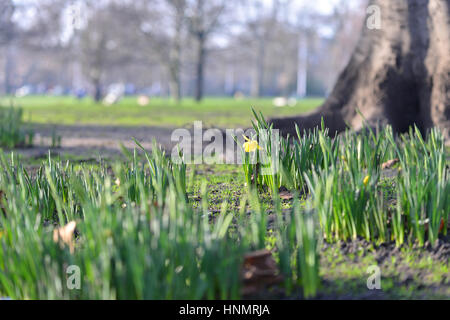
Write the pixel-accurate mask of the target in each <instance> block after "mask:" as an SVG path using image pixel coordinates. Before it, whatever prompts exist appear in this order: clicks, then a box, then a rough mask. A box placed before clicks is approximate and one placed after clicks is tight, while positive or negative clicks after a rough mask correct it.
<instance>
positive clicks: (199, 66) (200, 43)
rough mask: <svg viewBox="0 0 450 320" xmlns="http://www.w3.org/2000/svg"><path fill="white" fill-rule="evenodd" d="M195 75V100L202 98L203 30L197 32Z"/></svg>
mask: <svg viewBox="0 0 450 320" xmlns="http://www.w3.org/2000/svg"><path fill="white" fill-rule="evenodd" d="M197 44H198V48H197V66H196V69H197V77H196V86H195V100H196V101H197V102H199V101H201V100H202V99H203V77H204V65H205V56H206V55H205V35H204V33H203V32H198V34H197Z"/></svg>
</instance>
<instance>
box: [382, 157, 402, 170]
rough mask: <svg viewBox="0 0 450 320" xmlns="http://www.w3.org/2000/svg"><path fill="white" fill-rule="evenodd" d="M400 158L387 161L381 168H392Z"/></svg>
mask: <svg viewBox="0 0 450 320" xmlns="http://www.w3.org/2000/svg"><path fill="white" fill-rule="evenodd" d="M399 161H400V160H399V159H398V158H395V159H392V160H389V161H386V162H385V163H383V164H382V165H381V169H390V168H392V167H393V166H394V165H395V164H396V163H398V162H399Z"/></svg>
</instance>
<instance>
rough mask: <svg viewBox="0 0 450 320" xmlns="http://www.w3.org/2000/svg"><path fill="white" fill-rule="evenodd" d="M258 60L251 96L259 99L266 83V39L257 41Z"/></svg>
mask: <svg viewBox="0 0 450 320" xmlns="http://www.w3.org/2000/svg"><path fill="white" fill-rule="evenodd" d="M256 46H257V48H256V59H255V65H254V67H253V68H254V70H253V79H252V87H251V96H252V97H253V98H259V97H260V96H261V89H262V84H263V81H264V58H265V41H264V38H260V39H257V44H256Z"/></svg>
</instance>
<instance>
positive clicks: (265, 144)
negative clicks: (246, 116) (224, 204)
mask: <svg viewBox="0 0 450 320" xmlns="http://www.w3.org/2000/svg"><path fill="white" fill-rule="evenodd" d="M171 142H173V143H176V146H175V147H174V148H173V149H172V153H171V157H172V161H173V162H174V163H181V162H184V163H186V164H243V163H247V164H260V165H261V166H260V169H261V174H263V175H264V174H273V173H277V172H278V170H279V163H278V162H279V152H280V132H279V130H278V129H270V130H269V129H259V130H258V133H256V132H255V130H254V129H247V130H244V129H225V130H220V129H215V128H213V129H207V130H204V129H203V123H202V122H201V121H195V122H194V127H193V130H188V129H184V128H180V129H175V130H174V131H173V132H172V135H171Z"/></svg>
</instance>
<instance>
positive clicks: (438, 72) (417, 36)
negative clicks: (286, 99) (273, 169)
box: [271, 0, 450, 141]
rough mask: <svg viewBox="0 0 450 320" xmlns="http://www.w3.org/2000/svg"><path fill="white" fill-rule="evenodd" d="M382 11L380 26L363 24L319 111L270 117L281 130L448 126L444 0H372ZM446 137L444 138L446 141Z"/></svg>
mask: <svg viewBox="0 0 450 320" xmlns="http://www.w3.org/2000/svg"><path fill="white" fill-rule="evenodd" d="M371 5H375V6H378V7H379V9H380V10H381V11H380V12H381V15H380V17H381V28H380V29H370V28H369V27H368V26H366V24H364V28H363V32H362V35H361V38H360V40H359V42H358V44H357V47H356V49H355V51H354V53H353V55H352V57H351V59H350V62H349V64H348V65H347V67H346V68H345V69H344V70H343V72H342V73H341V74H340V76H339V78H338V81H337V84H336V85H335V87H334V89H333V91H332V92H331V94H330V96H329V97H328V99H327V100H326V102H325V103H324V104H323V105H322V106H321V107H320V108H318V110H316V111H314V112H312V113H310V114H308V115H305V116H299V117H295V118H285V119H273V120H271V122H272V123H273V124H274V127H275V128H279V129H281V131H282V132H283V133H285V134H286V133H291V134H294V133H295V126H294V123H297V124H298V126H299V127H300V129H308V128H312V127H314V126H317V125H319V124H320V121H321V118H322V117H323V119H324V122H325V125H326V126H327V127H329V128H330V132H332V133H333V132H336V131H337V132H340V131H343V130H345V129H346V128H347V127H351V128H353V129H355V130H358V129H360V128H361V127H362V124H363V119H362V118H361V116H360V115H358V110H359V111H361V113H362V114H363V116H364V118H365V119H366V120H367V122H368V124H369V125H371V126H373V125H375V124H377V123H378V124H382V125H385V124H390V125H392V127H393V129H394V130H395V131H396V132H400V133H401V132H405V131H407V130H408V128H409V127H410V126H411V125H413V124H415V125H417V126H418V127H419V129H420V130H421V131H422V132H425V131H426V130H427V129H429V128H431V127H433V126H437V127H439V128H440V129H441V130H442V131H443V133H444V136H445V137H446V139H449V138H450V137H449V128H450V2H449V0H395V1H392V0H372V1H371ZM447 141H448V140H447Z"/></svg>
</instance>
